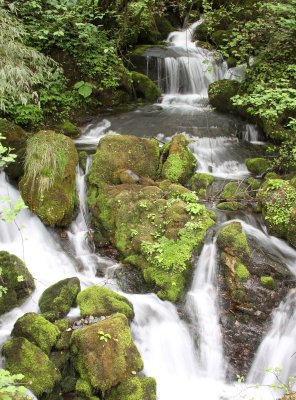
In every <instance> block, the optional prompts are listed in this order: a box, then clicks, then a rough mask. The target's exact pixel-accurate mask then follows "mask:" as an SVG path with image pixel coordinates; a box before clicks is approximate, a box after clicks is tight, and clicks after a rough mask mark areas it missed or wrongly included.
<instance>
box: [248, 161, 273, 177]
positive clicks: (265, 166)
mask: <svg viewBox="0 0 296 400" xmlns="http://www.w3.org/2000/svg"><path fill="white" fill-rule="evenodd" d="M245 162H246V166H247V168H248V170H249V171H250V172H251V173H252V174H255V175H263V174H264V173H266V172H267V171H268V170H269V168H270V167H271V164H270V161H269V160H267V159H266V158H260V157H259V158H247V159H246V161H245Z"/></svg>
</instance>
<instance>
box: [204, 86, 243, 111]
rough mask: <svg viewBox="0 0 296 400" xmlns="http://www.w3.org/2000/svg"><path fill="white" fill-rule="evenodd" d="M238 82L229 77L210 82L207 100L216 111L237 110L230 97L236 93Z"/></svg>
mask: <svg viewBox="0 0 296 400" xmlns="http://www.w3.org/2000/svg"><path fill="white" fill-rule="evenodd" d="M239 86H240V84H239V82H237V81H233V80H230V79H222V80H219V81H215V82H213V83H211V84H210V86H209V89H208V95H209V101H210V104H211V106H213V107H214V108H215V109H216V110H217V111H222V112H232V113H235V112H237V108H236V107H235V106H234V105H233V104H232V102H231V98H232V97H233V96H235V95H236V94H237V93H238V90H239Z"/></svg>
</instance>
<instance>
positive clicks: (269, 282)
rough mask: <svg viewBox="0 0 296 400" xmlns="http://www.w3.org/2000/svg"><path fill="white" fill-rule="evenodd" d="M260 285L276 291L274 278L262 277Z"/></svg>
mask: <svg viewBox="0 0 296 400" xmlns="http://www.w3.org/2000/svg"><path fill="white" fill-rule="evenodd" d="M260 283H261V285H262V286H263V287H265V288H266V289H269V290H274V289H275V282H274V279H273V277H272V276H261V278H260Z"/></svg>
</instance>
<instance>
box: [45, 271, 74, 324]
mask: <svg viewBox="0 0 296 400" xmlns="http://www.w3.org/2000/svg"><path fill="white" fill-rule="evenodd" d="M80 290H81V289H80V281H79V279H78V278H76V277H74V278H67V279H63V280H61V281H59V282H57V283H55V284H54V285H52V286H50V287H49V288H47V289H46V290H45V291H44V292H43V293H42V295H41V297H40V299H39V308H40V311H41V312H42V313H43V314H44V316H45V317H46V318H47V319H49V320H50V321H54V320H56V319H60V318H63V317H65V316H66V315H67V314H68V312H69V311H70V309H71V307H72V306H74V305H75V304H76V297H77V295H78V293H79V292H80Z"/></svg>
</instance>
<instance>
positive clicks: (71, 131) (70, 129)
mask: <svg viewBox="0 0 296 400" xmlns="http://www.w3.org/2000/svg"><path fill="white" fill-rule="evenodd" d="M57 129H58V131H59V132H61V133H63V134H64V135H66V136H70V137H74V138H75V137H77V136H78V135H79V129H78V128H77V126H76V125H75V124H73V122H71V121H69V120H65V121H64V122H63V123H62V124H60V125H59V126H58V128H57Z"/></svg>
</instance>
